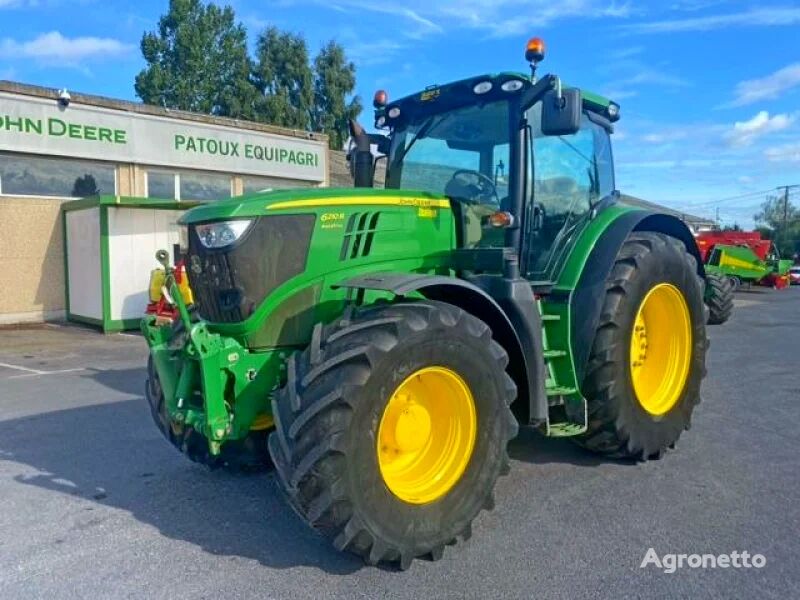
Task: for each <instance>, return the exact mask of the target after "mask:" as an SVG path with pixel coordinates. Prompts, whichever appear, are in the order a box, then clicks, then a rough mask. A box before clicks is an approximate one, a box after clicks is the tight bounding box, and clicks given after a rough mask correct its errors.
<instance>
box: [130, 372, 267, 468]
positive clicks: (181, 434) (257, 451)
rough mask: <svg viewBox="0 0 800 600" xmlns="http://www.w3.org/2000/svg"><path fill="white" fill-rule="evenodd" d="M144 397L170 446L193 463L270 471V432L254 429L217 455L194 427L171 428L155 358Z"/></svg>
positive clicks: (225, 445) (148, 375) (226, 446)
mask: <svg viewBox="0 0 800 600" xmlns="http://www.w3.org/2000/svg"><path fill="white" fill-rule="evenodd" d="M145 396H146V398H147V403H148V405H149V406H150V414H151V416H152V417H153V421H154V422H155V424H156V426H157V427H158V430H159V431H160V432H161V434H162V435H163V436H164V438H166V440H167V441H168V442H169V443H170V444H172V445H173V446H175V448H177V449H178V451H179V452H181V453H183V454H185V455H186V456H187V457H188V458H189V459H191V460H192V461H194V462H196V463H200V464H202V465H205V466H207V467H208V468H210V469H218V468H224V469H227V470H229V471H234V472H258V471H264V470H266V469H269V468H271V466H272V463H271V461H270V458H269V452H268V451H267V436H268V435H269V431H267V430H253V431H250V433H248V434H247V436H246V437H245V438H244V439H241V440H230V441H227V442H225V443H224V444H223V445H222V452H221V453H220V454H219V455H217V456H214V455H212V454H211V453H210V452H209V451H208V441H207V440H206V438H205V436H203V435H202V434H200V433H199V432H197V431H195V430H194V429H193V428H191V427H186V426H175V425H172V424H171V423H170V421H169V418H168V416H167V407H166V403H165V399H164V392H163V390H162V389H161V382H160V381H159V379H158V372H157V371H156V369H155V366H154V365H153V359H152V357H149V358H148V360H147V382H146V383H145Z"/></svg>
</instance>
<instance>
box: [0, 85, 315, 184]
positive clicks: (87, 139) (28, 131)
mask: <svg viewBox="0 0 800 600" xmlns="http://www.w3.org/2000/svg"><path fill="white" fill-rule="evenodd" d="M0 150H6V151H11V152H28V153H32V154H46V155H56V156H68V157H73V158H88V159H97V160H107V161H115V162H123V163H139V164H145V165H146V164H153V165H158V166H166V167H178V168H188V169H202V170H208V171H224V172H228V173H242V174H250V175H263V176H272V177H282V178H288V179H301V180H305V181H314V182H321V181H324V179H325V173H326V171H327V165H326V164H325V161H326V157H327V154H326V151H325V143H324V142H320V141H316V140H304V139H300V138H293V137H287V136H280V135H275V134H269V133H260V132H256V131H248V130H239V129H233V128H229V127H221V126H218V125H207V124H202V123H186V122H181V121H177V120H173V119H168V118H164V117H156V116H152V115H142V114H137V113H126V112H122V111H117V110H110V109H106V108H101V107H97V106H89V105H81V104H76V103H75V102H73V103H71V104H70V105H69V106H68V107H63V106H60V105H59V104H58V103H57V102H55V100H53V99H46V98H37V97H32V96H31V97H24V98H21V97H19V96H15V95H13V94H8V93H5V92H0Z"/></svg>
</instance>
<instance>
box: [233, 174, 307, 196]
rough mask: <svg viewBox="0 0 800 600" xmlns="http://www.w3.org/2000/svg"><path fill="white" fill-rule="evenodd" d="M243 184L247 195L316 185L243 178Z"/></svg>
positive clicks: (273, 178) (285, 180) (288, 180)
mask: <svg viewBox="0 0 800 600" xmlns="http://www.w3.org/2000/svg"><path fill="white" fill-rule="evenodd" d="M242 184H243V189H244V193H245V195H247V194H256V193H258V192H268V191H271V190H285V189H291V188H301V187H311V186H312V185H314V184H313V183H312V182H310V181H300V180H297V179H280V178H278V177H242Z"/></svg>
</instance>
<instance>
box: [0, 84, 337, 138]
mask: <svg viewBox="0 0 800 600" xmlns="http://www.w3.org/2000/svg"><path fill="white" fill-rule="evenodd" d="M0 92H5V93H8V94H17V95H22V96H35V97H37V98H52V99H53V101H55V100H56V99H57V98H58V93H59V92H58V90H56V89H55V88H46V87H40V86H38V85H28V84H26V83H17V82H15V81H7V80H0ZM69 94H70V97H71V100H72V101H74V102H76V103H79V104H86V105H90V106H99V107H101V108H108V109H112V110H119V111H124V112H130V113H137V114H141V115H152V116H156V117H167V118H170V119H179V120H181V121H193V122H195V123H203V124H211V125H220V126H222V127H232V128H236V129H248V130H251V131H257V132H261V133H272V134H276V135H284V136H289V137H295V138H302V139H306V140H318V141H327V140H328V136H327V135H325V134H324V133H313V132H309V131H300V130H297V129H288V128H285V127H276V126H274V125H267V124H265V123H256V122H255V121H248V120H246V119H230V118H228V117H217V116H212V115H206V114H202V113H195V112H190V111H185V110H175V109H171V108H163V107H161V106H154V105H151V104H143V103H141V102H130V101H127V100H116V99H114V98H107V97H105V96H94V95H91V94H81V93H80V92H73V91H72V90H70V91H69Z"/></svg>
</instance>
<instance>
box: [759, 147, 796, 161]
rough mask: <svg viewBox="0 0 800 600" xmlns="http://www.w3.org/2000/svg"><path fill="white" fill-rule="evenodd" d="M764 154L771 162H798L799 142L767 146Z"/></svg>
mask: <svg viewBox="0 0 800 600" xmlns="http://www.w3.org/2000/svg"><path fill="white" fill-rule="evenodd" d="M764 156H766V157H767V158H768V159H769V160H771V161H773V162H800V143H796V144H783V145H782V146H773V147H772V148H767V149H766V150H765V151H764Z"/></svg>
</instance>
